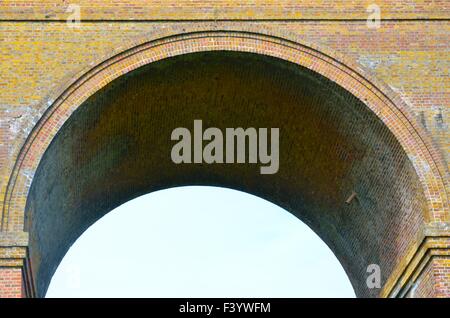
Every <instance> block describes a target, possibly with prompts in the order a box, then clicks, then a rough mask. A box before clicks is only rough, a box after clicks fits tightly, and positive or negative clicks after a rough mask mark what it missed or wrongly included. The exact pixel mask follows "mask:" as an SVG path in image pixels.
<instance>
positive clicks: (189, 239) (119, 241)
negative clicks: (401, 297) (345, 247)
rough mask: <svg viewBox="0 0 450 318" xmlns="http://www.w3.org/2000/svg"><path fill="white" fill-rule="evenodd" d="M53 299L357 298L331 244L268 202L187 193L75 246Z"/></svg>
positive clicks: (121, 214)
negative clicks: (328, 244) (332, 250)
mask: <svg viewBox="0 0 450 318" xmlns="http://www.w3.org/2000/svg"><path fill="white" fill-rule="evenodd" d="M46 297H156V298H159V297H182V298H198V297H202V298H206V297H213V298H215V297H355V293H354V291H353V288H352V286H351V284H350V281H349V279H348V277H347V275H346V274H345V272H344V270H343V268H342V266H341V265H340V263H339V261H338V260H337V259H336V257H335V256H334V254H333V253H332V252H331V250H330V249H329V248H328V246H327V245H326V244H325V243H324V242H323V241H322V240H321V239H320V238H319V237H318V236H317V235H316V234H315V233H314V232H313V231H312V230H311V229H310V228H309V227H308V226H306V225H305V224H304V223H302V222H301V221H300V220H299V219H297V218H296V217H295V216H293V215H292V214H290V213H289V212H287V211H285V210H283V209H282V208H280V207H278V206H276V205H274V204H272V203H270V202H268V201H266V200H263V199H261V198H258V197H255V196H252V195H250V194H247V193H244V192H239V191H235V190H230V189H224V188H216V187H200V186H192V187H180V188H172V189H167V190H162V191H157V192H153V193H150V194H147V195H144V196H141V197H139V198H136V199H134V200H131V201H129V202H127V203H125V204H123V205H121V206H119V207H118V208H116V209H114V210H113V211H111V212H110V213H108V214H107V215H105V216H104V217H103V218H101V219H100V220H98V221H97V222H96V223H94V224H93V225H92V226H91V227H90V228H88V229H87V231H86V232H84V234H83V235H81V237H80V238H79V239H78V240H77V241H76V242H75V243H74V245H73V246H72V247H71V248H70V249H69V251H68V252H67V254H66V256H65V257H64V259H63V260H62V262H61V263H60V265H59V267H58V269H57V271H56V273H55V275H54V276H53V279H52V281H51V284H50V286H49V289H48V291H47V296H46Z"/></svg>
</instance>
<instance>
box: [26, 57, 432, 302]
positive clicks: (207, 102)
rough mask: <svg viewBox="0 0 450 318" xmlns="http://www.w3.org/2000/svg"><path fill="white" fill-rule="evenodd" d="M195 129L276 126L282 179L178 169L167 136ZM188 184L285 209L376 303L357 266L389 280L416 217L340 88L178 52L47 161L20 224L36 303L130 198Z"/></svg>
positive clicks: (252, 61) (116, 97)
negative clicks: (198, 123) (93, 231)
mask: <svg viewBox="0 0 450 318" xmlns="http://www.w3.org/2000/svg"><path fill="white" fill-rule="evenodd" d="M195 119H202V120H203V123H204V125H205V126H208V127H218V128H220V129H222V131H225V128H230V127H243V128H246V127H257V128H262V127H264V128H271V127H279V128H280V157H279V160H280V162H279V171H278V172H277V173H276V174H274V175H261V174H260V173H259V166H257V165H252V164H233V165H224V164H180V165H176V164H174V163H173V162H172V161H171V158H170V153H171V147H172V146H173V142H171V140H170V136H171V132H172V130H173V129H175V128H177V127H192V124H193V121H194V120H195ZM184 185H212V186H221V187H226V188H231V189H236V190H240V191H244V192H247V193H251V194H254V195H256V196H259V197H261V198H264V199H267V200H268V201H271V202H273V203H275V204H276V205H278V206H280V207H282V208H284V209H286V210H287V211H289V212H291V213H292V214H293V215H295V216H296V217H298V218H299V219H301V220H302V221H303V222H304V223H306V224H307V225H308V226H310V227H311V229H313V230H314V231H315V232H316V233H317V234H318V235H319V236H320V237H321V238H322V239H323V240H324V241H325V243H326V244H327V245H328V246H329V247H330V248H331V250H332V251H333V252H334V253H335V255H336V257H337V258H338V259H339V261H340V262H341V264H342V266H343V267H344V269H345V270H346V272H347V274H348V276H349V279H350V281H351V282H352V285H353V287H354V289H355V292H356V294H357V295H358V296H377V295H378V294H379V292H380V290H377V289H369V288H367V286H366V274H367V273H366V269H367V266H368V265H370V264H378V265H380V267H381V270H382V271H381V274H382V281H383V282H385V281H386V279H387V278H388V276H389V275H390V273H391V272H392V270H393V268H394V267H395V266H396V265H397V263H398V262H399V261H400V259H401V257H402V255H403V254H404V253H405V251H406V249H407V248H408V247H409V246H407V245H406V244H408V242H410V241H412V240H413V238H415V236H416V235H417V233H418V231H419V227H420V225H421V224H422V223H423V215H425V211H426V200H425V197H424V194H423V190H422V187H421V184H420V180H419V178H418V176H417V174H416V172H415V170H414V167H413V166H412V164H411V162H410V160H409V159H408V157H407V155H406V154H405V152H404V150H403V149H402V147H401V145H400V144H399V143H398V141H397V139H396V138H395V136H394V135H393V134H392V133H391V132H390V131H389V129H388V128H387V127H386V126H385V125H384V124H383V122H381V120H380V119H379V118H378V117H377V116H376V115H375V114H374V113H372V112H371V111H370V110H369V109H368V108H367V107H366V106H365V105H364V104H363V103H362V102H361V101H360V100H359V99H357V98H356V97H355V96H353V95H352V94H350V93H349V92H348V91H346V90H344V89H343V88H342V87H340V86H338V85H337V84H336V83H334V82H332V81H330V80H329V79H327V78H325V77H323V76H321V75H319V74H318V73H315V72H313V71H311V70H309V69H307V68H304V67H301V66H299V65H296V64H293V63H290V62H287V61H283V60H280V59H277V58H274V57H268V56H262V55H258V54H253V53H242V52H241V53H238V52H231V51H212V52H201V53H192V54H185V55H180V56H176V57H171V58H167V59H164V60H160V61H157V62H154V63H150V64H148V65H144V66H142V67H140V68H138V69H136V70H134V71H131V72H129V73H127V74H125V75H123V76H121V77H119V78H117V79H116V80H114V81H112V82H111V83H109V84H108V85H106V86H105V87H104V88H102V89H101V90H99V91H98V92H96V93H95V94H94V95H92V96H91V97H90V98H89V99H87V100H86V101H85V102H84V103H83V105H81V106H80V107H79V108H78V109H77V110H76V111H75V112H74V113H73V114H72V115H71V117H70V118H69V119H68V120H67V121H66V122H65V124H64V125H63V127H62V128H61V129H60V130H59V131H58V133H57V135H56V136H55V138H54V139H53V141H52V142H51V144H50V146H49V147H48V149H47V150H46V152H45V154H44V156H43V157H42V159H41V161H40V163H39V166H38V168H37V170H36V173H35V175H34V178H33V182H32V185H31V188H30V191H29V194H28V198H27V206H26V224H25V225H26V230H28V231H29V232H30V256H31V264H32V270H33V274H34V278H35V281H36V287H37V292H38V296H43V295H44V294H45V291H46V289H47V287H48V283H49V281H50V279H51V276H52V275H53V273H54V271H55V270H56V267H57V265H58V263H59V262H60V260H61V259H62V257H63V255H64V254H65V252H66V251H67V249H68V248H69V247H70V245H71V244H72V243H73V242H74V241H75V240H76V238H77V237H79V235H81V233H82V232H83V231H84V230H85V229H87V228H88V227H89V226H90V225H91V224H92V223H94V222H95V221H96V220H98V219H99V218H101V217H102V216H103V215H104V214H106V213H108V212H109V211H111V210H112V209H114V208H115V207H117V206H118V205H120V204H122V203H124V202H126V201H129V200H131V199H133V198H135V197H138V196H140V195H143V194H146V193H149V192H152V191H157V190H161V189H165V188H169V187H174V186H184ZM352 194H356V195H352ZM352 196H353V199H352V200H350V201H349V200H348V199H349V197H352Z"/></svg>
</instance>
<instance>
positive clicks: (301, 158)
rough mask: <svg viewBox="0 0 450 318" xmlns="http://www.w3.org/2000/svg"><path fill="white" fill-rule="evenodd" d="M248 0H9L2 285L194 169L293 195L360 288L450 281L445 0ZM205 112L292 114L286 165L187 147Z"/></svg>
mask: <svg viewBox="0 0 450 318" xmlns="http://www.w3.org/2000/svg"><path fill="white" fill-rule="evenodd" d="M74 3H75V1H74ZM242 3H243V1H234V0H223V1H222V0H221V1H188V0H178V1H153V0H149V1H142V0H140V1H132V0H118V1H114V5H112V4H111V3H110V2H109V1H104V0H89V1H87V0H78V1H76V4H77V5H79V6H80V8H81V11H80V18H81V21H80V23H79V24H77V23H75V24H73V23H72V24H68V23H67V19H68V18H70V16H71V15H72V12H70V11H69V12H68V11H67V8H68V7H69V4H70V2H69V1H55V0H44V1H37V0H27V1H8V0H6V1H0V70H1V76H0V226H1V228H0V297H43V296H44V295H45V292H46V290H47V287H48V284H49V282H50V279H51V277H52V275H53V273H54V271H55V270H56V267H57V266H58V263H59V262H60V260H61V259H62V257H63V256H64V254H65V252H66V251H67V249H68V248H69V247H70V245H71V244H72V243H73V242H74V241H75V240H76V238H77V237H78V236H79V235H81V233H82V232H83V231H84V230H85V229H86V228H87V227H89V226H90V225H91V224H92V223H93V222H95V221H96V220H97V219H99V218H100V217H102V216H103V215H104V214H105V213H108V212H109V211H111V210H112V209H113V208H114V207H116V206H117V205H119V204H121V203H123V202H126V201H127V200H130V199H132V198H134V197H136V196H138V195H141V194H144V193H148V192H150V191H154V190H158V189H164V188H167V187H173V186H181V185H188V184H206V185H217V186H224V187H230V188H234V189H238V190H242V191H246V192H249V193H252V194H255V195H258V196H260V197H262V198H265V199H267V200H270V201H272V202H274V203H276V204H278V205H279V206H281V207H283V208H285V209H286V210H288V211H289V212H291V213H293V214H294V215H296V216H297V217H299V218H300V219H301V220H302V221H304V222H305V223H306V224H308V225H309V226H310V227H311V228H312V229H313V230H314V231H316V233H318V235H319V236H320V237H321V238H322V239H323V240H324V241H325V242H326V243H327V244H328V245H329V246H330V248H331V249H332V250H333V252H334V253H335V255H336V256H337V257H338V259H339V261H340V262H341V263H342V265H343V267H344V269H345V270H346V272H347V275H348V276H349V278H350V281H351V283H352V285H353V287H354V289H355V292H356V294H357V296H360V297H448V296H450V212H449V205H448V194H447V192H448V180H449V179H448V163H447V158H448V153H449V150H450V148H449V139H448V137H449V135H448V133H449V131H448V110H449V100H450V95H449V94H450V89H449V88H450V82H449V80H448V79H449V66H450V57H449V50H450V46H449V43H450V24H449V18H450V8H449V3H448V2H447V1H439V0H430V1H425V0H416V1H405V0H400V1H399V0H384V1H381V0H380V1H372V0H371V1H362V0H361V1H344V0H337V1H322V0H316V1H301V2H300V1H289V0H279V1H260V0H254V1H248V2H246V3H247V4H242ZM371 4H377V5H379V7H380V9H381V23H380V25H379V27H378V28H376V27H369V26H368V24H367V19H368V16H369V14H370V13H368V12H367V9H368V7H369V5H371ZM194 119H203V121H204V123H205V124H206V125H209V126H215V127H223V128H224V127H250V126H252V127H280V170H279V172H278V173H277V174H275V175H270V176H269V175H260V174H259V173H258V169H257V168H256V167H255V166H252V165H248V164H241V165H231V166H226V165H214V164H212V165H206V164H200V165H175V164H174V163H172V162H171V161H170V147H171V144H170V132H171V131H172V130H173V129H174V128H176V127H190V126H191V125H192V122H193V120H194ZM352 193H353V194H356V195H353V196H354V199H353V200H347V199H348V198H349V196H352ZM118 235H120V233H118ZM124 257H126V254H125V253H124ZM369 264H378V265H379V266H380V269H381V277H382V286H381V288H380V289H376V288H375V289H369V288H368V287H367V285H366V277H367V275H368V274H367V266H368V265H369Z"/></svg>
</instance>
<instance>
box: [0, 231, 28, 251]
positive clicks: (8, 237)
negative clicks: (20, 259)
mask: <svg viewBox="0 0 450 318" xmlns="http://www.w3.org/2000/svg"><path fill="white" fill-rule="evenodd" d="M25 246H28V232H0V248H1V247H25Z"/></svg>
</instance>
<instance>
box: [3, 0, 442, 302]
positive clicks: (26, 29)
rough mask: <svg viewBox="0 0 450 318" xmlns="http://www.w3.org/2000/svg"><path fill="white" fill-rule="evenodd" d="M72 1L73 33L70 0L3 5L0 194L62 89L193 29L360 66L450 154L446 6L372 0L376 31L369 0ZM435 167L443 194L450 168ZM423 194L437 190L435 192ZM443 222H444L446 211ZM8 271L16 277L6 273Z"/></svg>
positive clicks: (17, 225)
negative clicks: (246, 36)
mask: <svg viewBox="0 0 450 318" xmlns="http://www.w3.org/2000/svg"><path fill="white" fill-rule="evenodd" d="M77 3H78V4H80V5H81V19H82V20H83V21H82V23H81V25H80V27H79V28H71V27H69V26H68V25H67V24H66V22H65V20H66V19H67V17H68V15H69V14H68V13H66V9H67V4H62V3H61V2H60V1H51V0H47V1H27V2H22V1H21V2H17V1H2V2H0V69H1V71H2V72H1V76H0V197H5V195H6V194H7V187H8V183H9V182H10V177H11V174H12V172H13V168H14V165H15V164H16V162H17V158H18V155H19V152H20V150H21V147H22V146H23V145H24V142H25V140H26V138H27V136H29V134H30V132H31V131H32V129H33V127H34V126H35V124H36V123H37V121H38V120H39V118H41V116H42V114H43V113H44V112H45V111H46V110H47V109H48V108H49V106H50V105H51V104H52V103H53V102H54V101H55V99H56V98H57V97H58V96H59V94H60V93H61V92H62V89H64V88H67V86H68V84H69V83H71V82H72V81H73V80H74V79H76V78H78V77H80V76H81V75H82V74H83V73H84V72H86V71H88V70H89V69H92V67H93V66H94V65H96V64H97V63H99V62H102V61H104V60H107V59H108V58H111V57H112V56H114V55H115V54H117V53H120V52H122V51H124V50H125V49H127V48H130V47H133V46H135V45H137V44H139V43H143V42H146V41H149V40H153V39H157V38H159V37H162V36H169V35H174V34H182V33H188V32H194V31H199V30H237V31H245V32H255V33H264V34H267V33H268V34H273V35H276V36H278V37H281V38H285V39H289V40H291V41H295V42H298V43H303V44H305V45H311V46H313V47H315V48H317V49H318V50H319V51H322V52H323V51H325V52H327V53H328V54H329V55H331V56H332V57H335V58H337V59H339V60H341V61H350V62H352V63H354V64H355V65H361V67H362V68H364V72H367V73H368V74H370V75H373V78H376V79H378V80H380V81H382V82H384V83H386V85H387V86H388V87H389V88H390V89H391V90H393V91H394V92H395V93H396V94H397V95H398V96H400V97H401V98H402V100H403V101H404V102H405V103H406V105H407V106H408V109H410V110H411V112H412V113H413V115H414V117H415V120H416V121H417V123H419V124H420V125H421V127H422V128H423V129H424V131H425V135H426V137H430V138H431V139H432V143H433V146H435V148H433V150H432V152H436V157H441V158H444V160H445V158H447V156H448V153H449V151H450V147H449V143H448V140H449V130H448V110H449V107H448V106H449V100H450V81H449V80H448V70H449V68H450V55H449V54H448V51H449V47H448V43H450V24H449V23H448V18H449V17H450V14H449V7H448V2H446V1H405V2H399V1H393V0H392V1H379V2H378V3H379V4H380V7H381V10H382V11H381V14H382V15H381V17H382V19H384V20H383V21H382V22H381V26H380V28H378V29H369V28H368V27H367V25H366V19H367V16H368V13H367V12H366V9H367V6H368V5H369V4H372V3H373V1H352V2H350V1H344V0H342V1H333V5H330V4H329V1H303V2H302V3H301V4H299V3H298V1H286V0H282V1H278V2H273V1H252V2H248V4H245V5H243V4H242V2H237V1H201V2H197V1H194V2H193V1H177V2H176V5H175V2H174V3H173V4H172V5H170V4H169V3H167V2H164V4H162V2H161V1H115V2H114V3H115V6H114V7H111V6H110V4H109V2H108V1H84V0H83V1H77ZM131 19H132V20H138V21H130V20H131ZM118 20H120V22H119V21H118ZM192 20H195V21H192ZM114 21H116V22H114ZM41 150H42V149H41ZM42 151H43V150H42ZM410 159H411V160H414V158H413V157H412V156H410ZM442 165H443V166H444V168H442V169H441V175H443V178H444V180H445V182H446V187H447V189H448V177H447V174H446V173H447V167H448V163H447V162H443V163H442ZM23 171H24V172H23V173H24V176H23V178H24V179H25V182H26V183H27V186H28V187H29V185H30V184H31V181H32V178H33V174H34V170H33V169H31V167H25V169H24V170H23ZM430 192H432V193H433V192H438V190H437V186H433V188H432V189H430ZM19 195H20V198H19V199H18V201H19V204H20V205H21V206H25V202H26V200H27V196H26V195H27V193H26V190H24V191H20V192H19ZM1 201H2V202H0V205H1V206H2V207H3V208H4V206H3V204H4V202H3V200H1ZM444 203H445V204H447V205H448V202H444ZM433 204H436V205H437V204H438V203H435V202H433ZM3 210H4V209H3ZM437 210H439V208H437ZM444 215H445V213H444ZM23 216H24V213H23V209H22V211H21V213H17V214H12V215H11V219H10V220H9V222H10V225H11V226H12V227H11V229H12V230H14V231H20V230H22V229H23V222H24V220H23ZM3 217H4V215H3ZM442 220H443V221H446V220H447V221H449V219H448V215H445V217H443V218H442ZM404 245H408V244H404ZM439 266H442V268H441V267H439ZM439 266H437V267H430V268H429V271H432V273H433V275H438V274H440V273H441V272H442V273H443V276H442V277H446V276H445V275H446V274H445V269H447V268H448V262H444V261H442V262H441V263H440V265H439ZM5 273H16V274H15V275H17V271H16V270H12V269H8V270H7V271H6V272H5ZM5 275H6V274H5ZM8 275H9V274H8ZM0 277H1V276H0ZM426 281H427V282H430V281H431V280H426ZM435 282H436V284H440V285H439V287H436V288H438V289H439V290H441V292H439V291H438V289H436V291H435V292H436V293H441V294H442V293H445V292H442V291H445V290H446V289H445V288H447V291H448V285H445V284H446V281H445V280H444V282H441V281H439V280H435ZM424 284H425V283H424ZM428 284H429V283H426V284H425V285H427V286H428ZM436 286H437V285H436ZM418 294H419V293H418ZM424 294H427V293H424Z"/></svg>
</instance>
